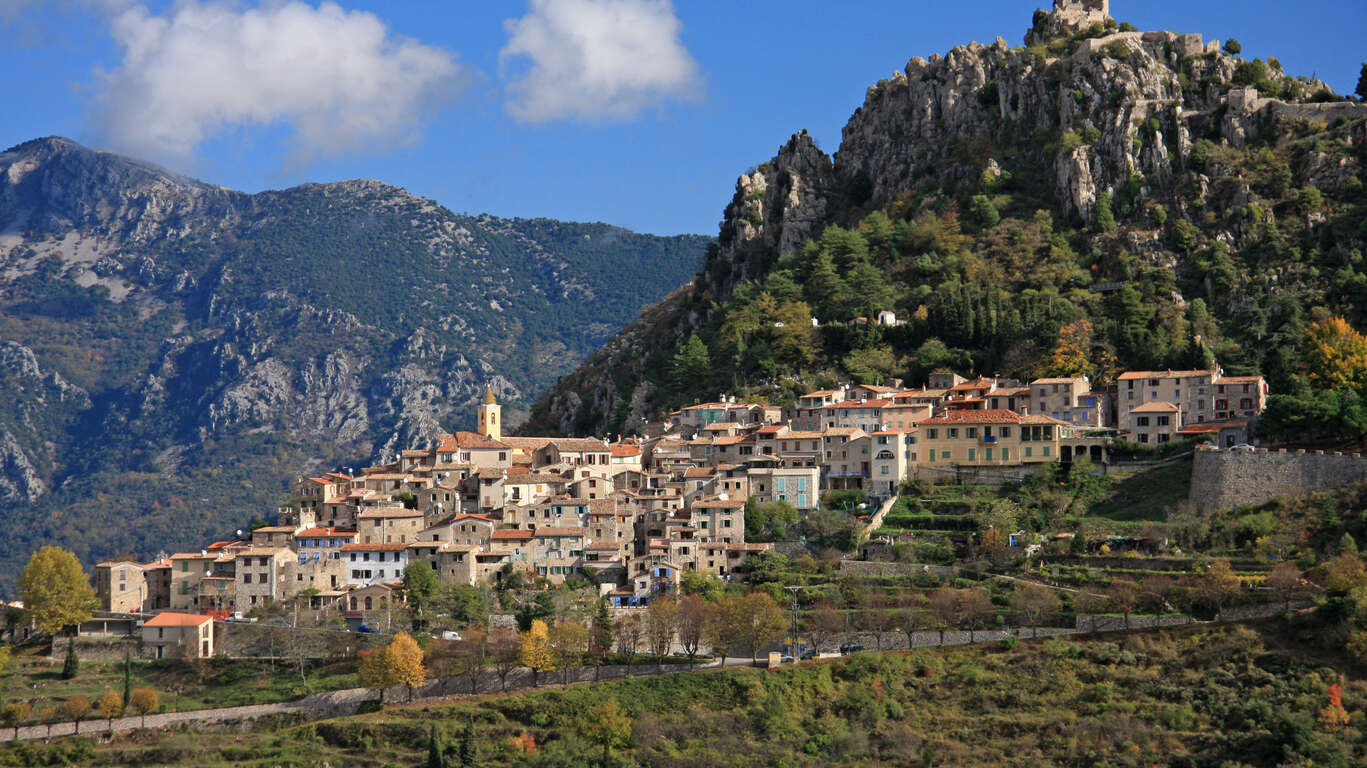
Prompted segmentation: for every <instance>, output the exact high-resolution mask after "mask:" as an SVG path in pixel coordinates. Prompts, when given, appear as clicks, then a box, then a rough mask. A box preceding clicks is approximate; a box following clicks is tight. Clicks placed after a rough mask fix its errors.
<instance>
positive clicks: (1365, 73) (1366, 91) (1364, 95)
mask: <svg viewBox="0 0 1367 768" xmlns="http://www.w3.org/2000/svg"><path fill="white" fill-rule="evenodd" d="M1357 95H1358V98H1359V99H1362V100H1363V101H1367V64H1363V65H1362V73H1361V74H1359V75H1358V87H1357Z"/></svg>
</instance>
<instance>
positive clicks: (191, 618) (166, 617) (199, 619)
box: [143, 611, 214, 627]
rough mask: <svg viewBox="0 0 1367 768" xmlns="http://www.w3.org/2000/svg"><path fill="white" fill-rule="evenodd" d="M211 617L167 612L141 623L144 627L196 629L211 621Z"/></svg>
mask: <svg viewBox="0 0 1367 768" xmlns="http://www.w3.org/2000/svg"><path fill="white" fill-rule="evenodd" d="M213 620H214V617H213V616H208V615H204V614H198V613H171V612H169V611H166V612H163V613H158V614H157V615H156V616H153V617H152V618H150V619H148V620H147V621H145V622H143V626H144V627H198V626H200V625H201V624H203V623H204V622H206V621H213Z"/></svg>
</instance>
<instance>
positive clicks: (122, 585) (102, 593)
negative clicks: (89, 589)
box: [95, 560, 147, 613]
mask: <svg viewBox="0 0 1367 768" xmlns="http://www.w3.org/2000/svg"><path fill="white" fill-rule="evenodd" d="M95 596H96V597H97V598H99V601H100V610H102V611H110V612H112V613H137V612H138V611H141V610H143V605H144V604H145V603H146V599H147V579H146V578H145V577H144V576H143V570H142V566H141V565H139V564H137V563H135V562H132V561H129V560H114V561H107V562H103V563H97V564H96V565H95Z"/></svg>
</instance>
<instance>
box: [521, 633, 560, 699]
mask: <svg viewBox="0 0 1367 768" xmlns="http://www.w3.org/2000/svg"><path fill="white" fill-rule="evenodd" d="M520 639H521V641H522V642H521V652H520V655H519V656H520V659H521V661H522V666H524V667H530V668H531V670H532V686H533V687H535V686H537V685H540V676H541V673H542V672H549V671H550V670H552V669H555V654H554V653H553V652H552V651H551V632H550V629H548V628H547V627H546V622H544V621H542V620H541V619H533V620H532V626H531V627H530V628H529V629H528V630H527V631H526V632H523V633H522V635H521V636H520Z"/></svg>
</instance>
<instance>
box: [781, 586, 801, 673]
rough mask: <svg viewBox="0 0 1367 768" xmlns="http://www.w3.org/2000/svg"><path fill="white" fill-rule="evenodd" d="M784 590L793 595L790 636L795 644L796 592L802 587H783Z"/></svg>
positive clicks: (799, 654)
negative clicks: (791, 632)
mask: <svg viewBox="0 0 1367 768" xmlns="http://www.w3.org/2000/svg"><path fill="white" fill-rule="evenodd" d="M784 589H786V590H788V591H789V592H792V593H793V635H792V639H793V643H797V641H798V638H797V591H798V590H799V589H802V587H799V586H791V587H784ZM795 655H797V656H801V655H802V654H801V653H798V654H795Z"/></svg>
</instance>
